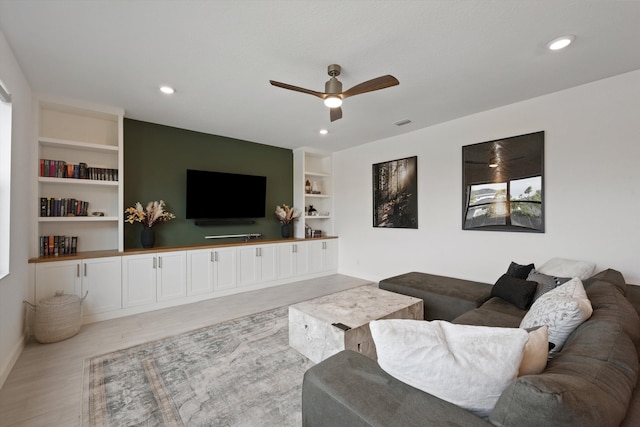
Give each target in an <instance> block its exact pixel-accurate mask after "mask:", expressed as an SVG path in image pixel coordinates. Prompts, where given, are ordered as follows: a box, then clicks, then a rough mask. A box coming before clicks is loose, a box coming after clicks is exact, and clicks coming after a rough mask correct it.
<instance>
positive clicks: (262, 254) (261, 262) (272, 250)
mask: <svg viewBox="0 0 640 427" xmlns="http://www.w3.org/2000/svg"><path fill="white" fill-rule="evenodd" d="M276 247H277V245H265V246H260V247H259V248H258V249H259V251H258V266H259V269H260V271H259V280H260V281H261V282H269V281H271V280H276V279H277V278H278V252H277V250H276Z"/></svg>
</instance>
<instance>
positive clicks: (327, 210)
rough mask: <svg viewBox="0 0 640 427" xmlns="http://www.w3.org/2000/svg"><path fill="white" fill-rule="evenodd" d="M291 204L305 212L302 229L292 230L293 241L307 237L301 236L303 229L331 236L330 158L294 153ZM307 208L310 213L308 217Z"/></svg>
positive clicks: (315, 153)
mask: <svg viewBox="0 0 640 427" xmlns="http://www.w3.org/2000/svg"><path fill="white" fill-rule="evenodd" d="M307 184H310V187H309V186H307ZM293 204H294V206H296V207H297V208H299V209H304V211H305V215H304V217H303V218H302V221H300V222H301V223H302V226H299V227H296V230H295V234H296V235H295V237H298V238H304V237H309V236H307V235H306V234H305V231H306V230H307V229H312V230H320V231H321V232H322V235H323V236H330V235H332V234H333V179H332V157H331V154H329V153H324V152H321V151H317V150H313V149H309V148H300V149H297V150H294V152H293ZM311 206H313V209H314V211H313V212H311V213H310V212H309V208H310V207H311Z"/></svg>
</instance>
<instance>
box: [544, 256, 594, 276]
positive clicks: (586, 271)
mask: <svg viewBox="0 0 640 427" xmlns="http://www.w3.org/2000/svg"><path fill="white" fill-rule="evenodd" d="M595 268H596V264H595V263H594V262H589V261H576V260H572V259H565V258H551V259H550V260H549V261H547V262H545V263H544V264H542V265H541V266H540V268H538V271H539V272H540V273H543V274H547V275H549V276H558V277H578V278H580V279H581V280H585V279H587V278H589V277H590V276H591V273H593V270H594V269H595Z"/></svg>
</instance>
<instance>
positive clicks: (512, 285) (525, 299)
mask: <svg viewBox="0 0 640 427" xmlns="http://www.w3.org/2000/svg"><path fill="white" fill-rule="evenodd" d="M537 287H538V283H537V282H532V281H529V280H524V279H518V278H517V277H513V276H509V275H508V274H503V275H502V276H501V277H500V278H499V279H498V281H497V282H496V284H495V285H493V288H491V296H492V297H500V298H502V299H503V300H505V301H507V302H510V303H511V304H513V305H515V306H516V307H518V308H520V309H522V310H527V309H528V308H529V307H530V306H531V303H532V302H533V296H534V295H535V293H536V289H537Z"/></svg>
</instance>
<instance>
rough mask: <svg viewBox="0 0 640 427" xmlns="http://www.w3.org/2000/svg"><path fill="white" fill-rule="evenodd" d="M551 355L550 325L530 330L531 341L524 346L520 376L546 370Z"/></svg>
mask: <svg viewBox="0 0 640 427" xmlns="http://www.w3.org/2000/svg"><path fill="white" fill-rule="evenodd" d="M548 356H549V327H548V326H547V325H544V326H541V327H539V328H537V329H536V330H534V331H531V332H529V341H527V344H526V345H525V346H524V354H523V355H522V362H520V369H519V370H518V376H519V377H521V376H523V375H536V374H539V373H541V372H542V371H544V368H546V367H547V358H548Z"/></svg>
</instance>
